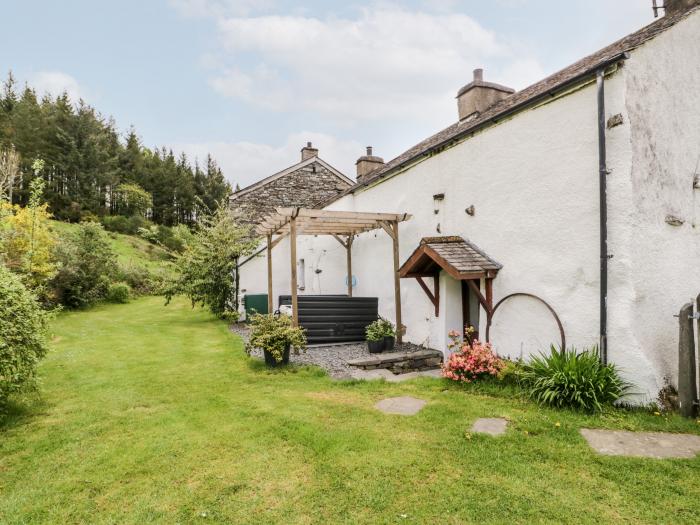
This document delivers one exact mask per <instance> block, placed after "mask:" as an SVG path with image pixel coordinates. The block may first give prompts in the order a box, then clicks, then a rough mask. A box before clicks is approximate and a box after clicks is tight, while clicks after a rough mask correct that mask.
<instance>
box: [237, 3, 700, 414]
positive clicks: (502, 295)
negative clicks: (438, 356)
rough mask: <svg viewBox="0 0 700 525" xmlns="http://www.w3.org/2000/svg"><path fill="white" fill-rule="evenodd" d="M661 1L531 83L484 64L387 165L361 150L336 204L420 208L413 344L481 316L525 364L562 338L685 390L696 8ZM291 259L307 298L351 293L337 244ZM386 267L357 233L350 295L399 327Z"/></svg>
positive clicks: (652, 389)
mask: <svg viewBox="0 0 700 525" xmlns="http://www.w3.org/2000/svg"><path fill="white" fill-rule="evenodd" d="M666 5H667V9H666V11H667V12H666V15H665V16H663V17H661V18H659V19H658V20H656V21H655V22H654V23H652V24H650V25H648V26H646V27H644V28H643V29H641V30H639V31H637V32H635V33H633V34H631V35H629V36H627V37H625V38H623V39H621V40H619V41H617V42H615V43H613V44H611V45H609V46H608V47H605V48H604V49H601V50H600V51H598V52H596V53H594V54H592V55H590V56H588V57H585V58H583V59H581V60H579V61H578V62H576V63H574V64H572V65H570V66H569V67H567V68H565V69H563V70H561V71H559V72H557V73H555V74H553V75H551V76H549V77H547V78H545V79H543V80H542V81H540V82H538V83H536V84H534V85H532V86H529V87H527V88H525V89H523V90H521V91H517V92H514V91H513V90H512V89H509V88H507V87H505V86H501V85H498V84H494V83H491V82H487V81H485V80H484V74H483V71H481V70H476V71H475V72H474V74H473V79H472V80H471V82H469V83H468V84H467V85H466V86H464V87H463V88H462V89H460V90H459V91H458V94H457V104H456V105H457V107H456V108H455V109H456V111H455V113H456V117H457V121H456V122H455V123H454V124H453V125H451V126H449V127H448V128H446V129H444V130H442V131H439V132H438V133H436V134H434V135H433V136H431V137H429V138H427V139H426V140H424V141H423V142H421V143H419V144H417V145H415V146H414V147H412V148H410V149H408V150H407V151H406V152H404V153H402V154H401V155H399V156H398V157H396V158H394V159H393V160H390V161H389V162H386V163H384V162H383V161H382V159H381V158H380V157H376V156H375V155H373V152H372V151H368V152H367V155H366V156H365V157H362V158H361V159H360V160H359V161H358V164H357V168H358V173H357V175H358V179H357V182H356V183H355V184H354V185H352V186H350V187H347V189H344V190H343V191H342V192H341V193H340V194H339V195H335V194H334V195H331V196H329V197H328V198H327V199H326V201H325V209H327V210H335V211H354V212H387V213H397V214H404V213H406V214H410V215H411V216H412V218H411V219H410V220H407V221H405V222H402V223H401V225H400V236H399V242H398V244H399V254H400V261H401V268H400V275H401V277H402V279H401V280H400V282H401V286H400V288H401V290H400V291H401V304H402V305H403V307H402V310H403V312H402V322H403V325H404V327H405V339H406V340H408V341H411V342H413V343H416V344H423V345H425V346H427V347H431V348H435V349H439V350H443V351H445V352H447V351H448V350H447V342H448V335H447V334H448V332H449V331H450V330H454V329H457V330H459V329H461V328H462V327H463V326H464V325H465V324H471V325H473V326H474V327H475V328H477V329H478V332H479V335H480V337H481V338H482V339H485V338H486V337H488V338H489V339H490V341H491V342H492V343H493V345H494V347H495V349H496V350H497V351H498V352H499V353H500V354H502V355H507V356H510V357H525V358H527V357H528V356H529V355H531V354H533V353H536V352H539V351H542V350H544V349H547V348H548V347H549V346H550V345H551V344H556V345H559V344H561V343H562V340H563V339H565V343H566V345H567V346H574V347H576V348H578V349H581V348H584V347H591V346H594V345H600V347H601V351H602V352H603V353H604V356H605V358H606V359H607V360H608V361H609V362H613V363H615V364H616V365H618V366H619V367H620V369H621V372H622V374H623V376H624V377H625V378H626V379H628V380H629V381H631V382H632V383H633V384H634V386H635V389H634V391H635V393H636V396H637V397H636V400H637V401H638V402H646V401H650V400H653V399H654V398H655V397H656V395H657V393H658V392H659V390H660V389H662V388H663V387H664V386H665V385H666V384H667V383H671V384H675V382H676V380H677V376H678V358H677V345H678V322H677V319H674V314H677V313H678V311H679V309H680V307H681V306H682V305H683V304H684V303H687V302H688V301H689V299H690V298H691V297H694V296H696V295H697V294H698V293H699V292H700V173H699V165H700V89H699V86H700V54H699V53H698V50H700V9H699V8H698V7H697V2H696V1H688V0H683V1H673V0H667V1H666ZM302 164H303V162H302ZM298 166H299V165H298ZM329 171H330V170H329ZM273 177H274V176H273ZM336 180H337V181H338V182H336ZM336 180H333V182H332V183H330V184H339V185H340V184H341V183H340V180H341V178H340V177H338V178H337V179H336ZM323 191H328V192H331V193H332V191H331V190H328V189H327V190H323ZM241 193H243V192H241ZM243 196H245V194H243ZM318 196H319V197H322V196H323V195H321V194H320V193H319V194H318ZM309 199H310V200H313V199H312V198H311V197H309ZM318 200H321V199H320V198H319V199H318ZM233 202H234V204H235V203H236V198H235V197H234V201H233ZM298 205H299V206H302V205H303V206H305V204H302V203H301V202H300V203H299V204H298ZM271 207H274V206H273V205H272V204H270V205H269V206H267V207H266V209H269V208H271ZM296 260H297V271H298V274H299V280H298V286H299V288H300V292H299V293H304V294H344V293H347V286H348V277H347V276H346V273H345V270H346V250H345V249H344V248H343V246H341V245H340V244H339V243H338V242H336V240H335V239H333V238H331V237H329V236H318V237H313V236H308V237H300V238H299V241H298V247H297V255H296ZM289 264H290V253H289V244H288V240H287V239H283V240H282V241H281V242H279V244H278V245H277V246H276V247H275V250H274V251H273V267H274V268H275V271H274V273H273V289H274V290H275V294H279V295H282V294H289V293H290V285H289V283H290V280H289V271H290V270H289ZM389 268H392V241H391V239H389V237H388V236H387V235H386V234H384V233H383V232H382V231H381V230H380V231H369V232H363V233H359V234H357V235H356V236H355V237H354V239H353V245H352V276H351V278H350V286H351V287H352V293H353V295H355V296H371V297H378V299H379V310H380V314H381V315H383V316H384V317H387V318H390V319H392V318H394V315H395V306H394V305H395V303H394V283H393V281H392V280H391V279H390V278H387V269H389ZM240 270H241V273H240V275H241V285H242V287H243V288H246V289H247V290H248V291H249V292H260V293H265V292H267V277H266V262H265V256H264V253H263V254H261V255H260V256H258V257H256V258H254V259H252V260H251V261H250V262H249V263H247V264H246V265H244V266H243V267H241V269H240ZM274 302H275V304H276V302H277V295H276V296H275V297H274Z"/></svg>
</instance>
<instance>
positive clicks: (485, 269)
mask: <svg viewBox="0 0 700 525" xmlns="http://www.w3.org/2000/svg"><path fill="white" fill-rule="evenodd" d="M502 267H503V266H502V265H501V264H499V263H498V262H496V261H495V260H493V259H492V258H491V257H489V256H488V255H486V253H484V252H483V251H481V250H480V249H479V248H478V247H477V246H476V245H475V244H473V243H472V242H470V241H468V240H466V239H463V238H462V237H456V236H445V237H424V238H423V239H421V241H420V244H419V245H418V247H417V248H416V249H415V250H414V251H413V253H412V254H411V256H410V257H409V258H408V259H407V260H406V262H405V263H403V265H402V266H401V268H400V269H399V275H400V277H402V278H415V279H416V280H417V281H418V284H419V285H420V287H421V288H422V289H423V291H424V292H425V293H426V295H427V296H428V299H430V302H432V303H433V306H434V307H435V316H436V317H437V316H438V315H439V314H440V282H439V275H440V271H441V270H445V271H446V272H447V273H448V275H450V276H451V277H452V278H454V279H456V280H458V281H466V283H467V285H468V286H469V287H470V288H471V289H472V290H473V292H474V294H475V295H476V296H477V298H478V299H479V303H481V305H482V306H483V307H484V310H486V313H487V315H488V316H489V317H490V316H491V313H492V311H493V287H492V284H493V283H492V281H493V278H494V277H496V274H497V273H498V270H500V269H501V268H502ZM424 277H432V278H433V282H434V284H433V291H432V292H431V291H430V288H429V287H428V285H427V284H426V283H425V281H424V280H423V278H424ZM482 278H483V279H484V280H485V287H486V290H485V293H486V296H485V297H484V295H483V294H482V293H481V290H480V286H479V285H478V284H477V283H478V282H479V281H480V280H481V279H482Z"/></svg>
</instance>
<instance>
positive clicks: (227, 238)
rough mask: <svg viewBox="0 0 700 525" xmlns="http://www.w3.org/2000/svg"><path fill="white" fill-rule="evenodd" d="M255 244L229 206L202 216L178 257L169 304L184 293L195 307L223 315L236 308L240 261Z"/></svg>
mask: <svg viewBox="0 0 700 525" xmlns="http://www.w3.org/2000/svg"><path fill="white" fill-rule="evenodd" d="M256 246H257V241H256V239H254V238H252V237H251V236H250V228H249V227H247V226H242V225H239V224H238V222H237V221H236V218H235V217H234V216H233V215H232V214H231V213H230V212H229V210H228V209H227V208H226V206H220V207H219V209H218V210H217V212H216V213H215V214H214V215H213V216H211V217H209V216H206V217H202V218H201V219H200V223H199V229H198V230H197V233H196V234H195V235H194V236H193V238H192V239H191V240H190V242H189V243H188V244H187V247H186V249H185V251H184V252H183V253H182V254H180V255H178V257H177V259H176V262H175V266H176V267H177V270H178V273H177V276H176V277H175V278H174V279H173V280H172V282H170V283H169V284H168V286H167V287H166V290H165V297H166V300H167V302H166V304H167V303H169V302H170V300H171V299H172V297H174V296H176V295H184V296H186V297H188V298H189V299H190V301H191V302H192V306H194V305H197V304H199V305H202V306H206V307H207V308H209V310H210V311H211V312H212V313H213V314H215V315H217V316H219V317H221V318H223V317H225V316H226V315H227V314H228V313H229V312H232V311H236V309H237V300H236V299H237V295H238V289H237V283H236V276H235V275H236V274H235V272H236V266H237V261H238V258H239V257H241V256H245V255H248V254H250V253H252V252H253V250H254V249H255V247H256Z"/></svg>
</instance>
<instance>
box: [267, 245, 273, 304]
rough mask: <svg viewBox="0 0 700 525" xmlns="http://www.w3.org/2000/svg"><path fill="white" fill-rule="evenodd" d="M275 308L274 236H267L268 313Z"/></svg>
mask: <svg viewBox="0 0 700 525" xmlns="http://www.w3.org/2000/svg"><path fill="white" fill-rule="evenodd" d="M273 308H274V304H273V301H272V234H270V233H268V234H267V313H268V314H271V313H272V310H273Z"/></svg>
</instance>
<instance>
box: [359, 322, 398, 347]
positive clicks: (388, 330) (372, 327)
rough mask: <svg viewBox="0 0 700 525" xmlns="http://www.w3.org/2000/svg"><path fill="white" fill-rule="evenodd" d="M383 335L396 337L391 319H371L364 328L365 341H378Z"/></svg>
mask: <svg viewBox="0 0 700 525" xmlns="http://www.w3.org/2000/svg"><path fill="white" fill-rule="evenodd" d="M384 337H396V331H395V330H394V325H393V324H391V321H387V320H386V319H384V318H383V317H380V318H379V319H377V320H376V321H372V322H371V323H370V324H368V325H367V328H366V329H365V338H366V339H367V341H379V340H380V339H383V338H384Z"/></svg>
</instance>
